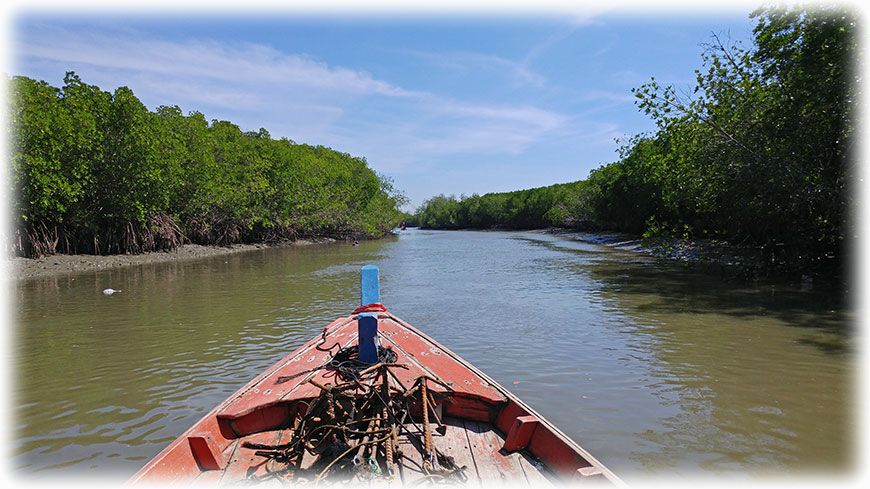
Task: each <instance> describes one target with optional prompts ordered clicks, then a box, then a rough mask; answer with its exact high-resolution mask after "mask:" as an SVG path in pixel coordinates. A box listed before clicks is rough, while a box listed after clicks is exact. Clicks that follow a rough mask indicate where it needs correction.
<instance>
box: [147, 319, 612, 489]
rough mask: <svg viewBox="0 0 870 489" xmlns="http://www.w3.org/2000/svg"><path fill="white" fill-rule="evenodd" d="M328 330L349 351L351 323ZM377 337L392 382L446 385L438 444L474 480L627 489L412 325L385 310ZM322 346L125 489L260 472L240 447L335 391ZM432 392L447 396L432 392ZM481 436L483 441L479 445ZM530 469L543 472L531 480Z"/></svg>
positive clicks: (289, 359)
mask: <svg viewBox="0 0 870 489" xmlns="http://www.w3.org/2000/svg"><path fill="white" fill-rule="evenodd" d="M325 331H326V333H327V334H326V342H327V344H330V345H331V344H334V343H335V342H337V343H339V344H341V345H342V346H350V345H353V344H355V341H356V340H357V316H356V315H351V316H349V317H346V318H341V319H338V320H336V321H334V322H332V323H331V324H330V325H329V326H328V327H327V328H326V330H325ZM378 337H379V339H380V342H381V344H382V345H384V346H390V347H391V348H392V349H393V350H394V351H395V352H396V353H397V355H398V359H397V360H396V362H397V363H401V364H404V365H406V366H407V368H403V369H397V370H396V373H397V378H396V381H397V382H401V383H402V384H403V385H404V386H405V387H410V386H411V384H412V383H413V382H414V379H416V378H418V377H419V376H420V375H423V374H425V375H427V376H429V377H431V378H434V379H436V380H438V381H440V382H442V383H443V384H445V385H448V386H449V388H450V390H451V392H450V395H451V397H452V399H451V402H447V403H444V404H443V406H442V407H443V416H444V419H445V420H447V419H449V420H451V423H450V424H451V428H450V430H449V431H448V433H447V434H446V436H445V440H442V441H441V442H442V443H447V444H448V448H449V449H451V450H458V449H457V446H459V445H462V446H463V447H465V448H467V449H468V452H469V453H468V455H463V454H462V453H459V451H457V452H456V457H463V456H467V457H468V459H469V460H470V462H469V464H471V463H472V462H473V465H474V468H475V470H476V472H475V477H477V478H478V479H479V481H480V482H482V483H485V482H487V480H486V479H487V477H488V475H487V474H489V472H488V465H489V464H491V465H492V466H493V467H494V468H495V469H497V470H495V471H494V472H493V473H495V474H497V476H500V477H502V478H505V477H506V476H510V475H511V474H512V473H515V474H519V475H516V477H521V476H522V477H521V478H522V479H523V480H525V481H526V482H528V484H529V485H536V484H537V482H538V480H537V479H536V478H537V477H539V476H543V478H542V479H541V480H544V479H546V480H548V481H550V482H554V483H570V482H572V481H577V482H579V481H583V482H588V481H594V480H598V481H601V482H609V483H613V484H615V485H623V482H622V481H621V480H620V479H619V478H618V477H617V476H616V475H615V474H613V473H612V472H611V471H610V470H608V469H607V468H606V467H605V466H604V465H603V464H601V463H600V462H599V461H598V460H596V459H595V458H594V457H593V456H592V455H591V454H589V453H587V452H586V451H585V450H584V449H583V448H581V447H580V446H579V445H578V444H577V443H575V442H574V441H572V440H571V439H570V438H568V437H567V436H565V435H564V434H563V433H562V432H561V431H559V430H558V429H557V428H556V427H555V426H553V425H552V424H551V423H550V422H548V421H547V420H546V419H544V418H543V417H542V416H541V415H539V414H538V413H536V412H535V411H534V410H532V409H531V408H530V407H529V406H527V405H526V404H525V403H524V402H523V401H521V400H520V399H518V398H517V397H516V396H514V395H513V394H511V393H510V392H509V391H508V390H507V389H505V388H504V387H502V386H500V385H499V384H498V383H496V382H495V381H493V380H492V379H490V378H489V377H487V376H486V375H485V374H484V373H482V372H480V371H479V370H478V369H477V368H475V367H474V366H472V365H471V364H469V363H468V362H466V361H465V360H463V359H462V358H460V357H459V356H457V355H456V354H454V353H453V352H451V351H449V350H448V349H447V348H445V347H443V346H442V345H440V344H438V343H436V342H435V341H434V340H432V339H431V338H429V337H428V336H426V335H425V334H423V333H422V332H421V331H419V330H417V329H416V328H414V327H413V326H411V325H409V324H407V323H405V322H404V321H402V320H401V319H399V318H397V317H396V316H394V315H392V314H390V313H389V312H381V313H379V314H378ZM319 343H321V338H319V337H318V338H314V339H312V340H311V341H309V342H308V343H306V344H305V345H303V346H302V347H300V348H299V349H297V350H296V351H294V352H293V353H291V354H289V355H287V356H286V357H285V358H283V359H281V360H280V361H278V362H277V363H276V364H275V365H273V366H271V367H270V368H268V369H266V370H265V371H264V372H263V373H262V374H260V375H259V376H257V377H256V378H255V379H253V380H252V381H251V382H249V383H248V384H247V385H245V386H244V387H242V388H241V389H239V390H238V391H237V392H236V393H234V394H233V395H231V396H230V397H229V398H227V399H226V400H225V401H224V402H222V403H221V404H220V405H218V406H217V407H215V408H214V409H213V410H212V411H211V412H209V413H208V414H206V415H205V416H204V417H203V418H202V419H201V420H200V421H198V422H197V423H196V424H194V425H193V426H192V427H191V428H190V429H188V430H187V431H186V432H184V433H183V434H182V435H181V436H179V437H178V438H177V439H176V440H174V441H173V442H172V443H170V444H169V446H167V447H166V448H165V449H163V450H162V451H161V452H160V453H158V454H157V455H156V456H155V457H154V458H153V459H152V460H151V461H150V462H148V463H147V464H146V465H145V466H144V467H142V469H140V470H139V471H138V472H137V473H136V474H135V475H134V476H133V477H132V478H131V479H130V483H131V484H137V483H149V482H151V483H161V484H162V483H167V482H197V483H201V482H215V483H217V482H220V483H229V482H235V481H240V480H244V479H246V478H251V477H253V476H256V475H257V474H261V473H263V472H264V471H265V470H267V468H266V467H265V464H264V461H263V459H262V458H259V457H256V456H255V455H254V454H253V451H252V450H246V449H245V448H243V447H242V446H241V443H240V442H241V441H242V440H244V441H248V442H255V443H274V442H275V440H276V439H280V437H281V436H286V435H282V434H281V433H286V432H288V431H289V430H291V429H292V428H290V427H289V424H290V420H293V419H294V418H296V417H298V416H299V414H300V412H302V411H304V409H305V408H306V407H307V406H308V403H309V402H311V400H312V399H314V398H316V397H317V396H318V395H319V394H320V389H319V388H318V387H317V384H321V385H324V384H329V383H335V372H331V371H329V370H328V369H324V368H319V367H321V366H323V365H324V364H326V363H327V362H328V361H329V360H330V358H331V355H330V354H329V353H328V352H326V351H323V350H319V349H318V348H317V346H318V344H319ZM400 387H401V386H400ZM432 390H433V391H436V392H438V391H440V392H442V393H446V392H447V390H448V389H445V388H444V387H441V386H439V385H438V384H432ZM445 423H446V421H445ZM457 427H458V428H457ZM463 430H464V431H463ZM487 430H489V431H487ZM481 433H482V434H481ZM451 436H454V437H456V438H455V439H451V438H450V437H451ZM477 436H488V437H489V438H487V440H488V441H486V442H483V441H480V442H478V441H476V440H477V438H475V437H477ZM451 440H452V441H451ZM480 440H483V438H481V439H480ZM511 464H513V465H511ZM530 464H531V465H530ZM532 466H533V467H534V470H533V469H530V468H529V467H532ZM512 467H513V468H512ZM536 470H537V471H539V472H540V474H533V473H532V472H535V471H536ZM512 471H513V472H512ZM523 474H524V475H523Z"/></svg>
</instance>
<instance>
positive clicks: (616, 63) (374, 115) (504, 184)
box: [5, 2, 754, 210]
mask: <svg viewBox="0 0 870 489" xmlns="http://www.w3.org/2000/svg"><path fill="white" fill-rule="evenodd" d="M25 5H26V6H25ZM33 5H36V7H33ZM112 5H113V4H111V3H109V4H102V5H101V4H95V5H94V6H92V7H91V8H80V9H78V10H70V9H66V10H64V9H62V8H60V7H59V8H42V7H44V6H42V5H41V4H40V3H38V2H37V3H36V4H29V3H28V4H20V5H19V6H18V7H17V8H16V9H14V10H13V11H12V13H11V14H10V16H9V18H7V19H6V21H7V23H8V24H9V26H10V28H11V29H10V33H9V34H8V39H7V42H8V56H7V58H8V63H7V64H8V66H7V67H6V70H5V71H6V72H7V74H9V75H24V76H28V77H31V78H36V79H41V80H46V81H47V82H49V83H50V84H52V85H54V86H57V87H60V86H62V85H63V77H64V73H65V72H67V71H75V72H76V73H77V74H79V76H81V78H82V80H83V81H85V82H86V83H89V84H94V85H97V86H99V87H100V88H101V89H103V90H107V91H113V90H114V89H115V88H117V87H119V86H128V87H130V88H131V89H132V90H133V92H134V93H135V94H136V96H137V97H138V98H139V99H140V100H142V102H143V103H145V104H146V105H147V106H148V107H149V108H150V109H152V110H153V109H154V108H156V107H158V106H160V105H178V106H179V107H181V109H182V110H183V111H184V112H185V113H187V112H190V111H199V112H202V113H203V114H204V115H205V116H206V118H207V119H218V120H229V121H232V122H234V123H236V124H238V125H239V126H241V127H242V129H243V130H257V129H259V128H261V127H263V128H266V129H267V130H268V131H269V132H270V133H271V134H272V136H273V137H274V138H278V137H287V138H290V139H292V140H294V141H296V142H298V143H308V144H318V145H324V146H328V147H331V148H333V149H336V150H339V151H343V152H346V153H350V154H353V155H355V156H362V157H365V158H366V160H367V161H368V163H369V166H370V167H372V168H373V169H374V170H376V171H377V172H379V173H381V174H385V175H387V176H389V177H391V178H392V179H393V180H394V182H395V185H396V187H397V188H398V189H400V190H402V191H404V192H405V193H406V195H407V196H408V197H409V198H410V200H411V204H410V205H409V206H408V209H409V210H411V209H413V208H416V207H417V206H419V205H420V204H421V203H422V202H423V200H425V199H427V198H429V197H432V196H434V195H437V194H442V193H443V194H447V195H450V194H455V195H456V196H460V195H462V194H465V195H471V194H473V193H478V194H484V193H487V192H500V191H509V190H517V189H523V188H531V187H539V186H544V185H550V184H553V183H562V182H569V181H575V180H580V179H583V178H586V177H587V175H588V174H589V171H590V170H592V169H594V168H597V167H599V166H601V165H602V164H606V163H608V162H611V161H614V160H615V159H616V158H617V153H616V149H617V148H618V146H619V145H618V143H617V142H615V140H616V139H617V138H625V137H627V136H631V135H635V134H639V133H643V132H647V131H651V130H653V129H654V124H653V122H652V121H651V120H649V119H648V118H647V117H646V116H644V115H643V114H642V113H640V112H639V111H638V110H637V108H636V106H635V104H634V98H633V96H632V94H631V89H632V88H633V87H639V86H640V85H642V84H643V83H645V82H648V81H649V79H650V78H651V77H655V78H656V80H658V81H660V82H662V83H665V84H673V85H676V86H680V87H686V88H689V87H692V86H693V81H694V70H695V69H699V68H701V53H702V51H703V49H704V48H703V46H702V44H703V43H705V42H709V41H710V39H711V36H712V35H713V34H719V35H722V36H725V37H729V36H730V37H731V38H733V39H735V40H741V41H742V42H744V44H746V45H748V44H749V43H750V40H751V31H752V27H753V26H754V21H752V20H751V19H749V13H750V12H751V10H752V9H753V6H754V4H752V3H745V2H736V3H732V4H729V5H730V6H728V7H724V6H718V7H715V8H713V9H711V8H709V7H708V8H707V9H706V10H697V9H695V10H693V9H692V8H691V7H688V6H686V5H681V4H673V5H666V6H665V7H661V8H659V9H658V10H651V9H646V10H641V9H640V8H639V7H636V6H632V5H631V4H624V3H619V2H613V3H610V4H608V5H612V6H613V7H614V8H612V9H605V8H603V7H602V6H601V2H599V3H598V5H597V6H594V7H593V5H595V4H587V3H584V2H567V3H558V2H557V3H553V4H549V3H547V2H543V3H540V4H533V3H531V2H530V3H528V4H524V3H520V4H508V5H509V8H497V7H491V6H489V5H487V4H477V8H476V9H475V10H474V11H469V10H467V9H463V8H460V7H461V5H462V4H450V3H447V4H446V5H447V7H446V8H443V9H439V8H438V7H433V8H431V9H429V10H416V11H414V10H411V11H405V10H398V8H399V7H393V6H391V5H390V4H384V5H378V4H372V5H375V6H379V7H380V8H371V9H365V8H361V7H357V8H352V7H353V5H355V4H344V5H342V4H340V3H339V4H332V3H330V2H325V3H322V4H318V5H321V8H320V10H312V9H307V10H303V9H294V8H292V7H290V8H287V7H282V8H279V7H276V6H274V5H268V4H266V5H260V4H256V3H252V4H251V6H252V7H251V8H248V9H245V10H244V11H242V10H230V9H220V10H213V9H208V8H207V7H205V6H202V5H203V4H197V3H191V4H187V5H186V8H183V9H178V8H177V7H178V5H176V4H159V3H158V4H157V6H156V7H149V8H147V9H144V10H142V9H136V10H132V9H127V10H112V8H113V7H112ZM182 5H183V4H182ZM424 5H425V4H424ZM472 5H474V4H473V3H472ZM532 5H540V7H533V6H532ZM510 6H512V8H511V7H510ZM517 7H519V8H517Z"/></svg>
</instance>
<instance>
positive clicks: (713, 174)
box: [620, 6, 857, 269]
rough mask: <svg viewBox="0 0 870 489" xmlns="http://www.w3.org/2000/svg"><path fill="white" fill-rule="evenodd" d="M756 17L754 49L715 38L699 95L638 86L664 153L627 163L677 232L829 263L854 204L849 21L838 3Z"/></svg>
mask: <svg viewBox="0 0 870 489" xmlns="http://www.w3.org/2000/svg"><path fill="white" fill-rule="evenodd" d="M752 17H754V18H756V19H757V20H758V24H757V26H756V28H755V30H754V33H755V39H754V49H753V50H745V49H743V48H741V47H740V46H739V45H734V44H731V45H728V44H726V43H724V42H723V41H722V40H721V39H719V38H718V37H714V41H713V43H711V44H710V45H709V46H708V49H707V52H706V53H705V55H704V58H703V60H704V66H705V68H706V70H705V71H703V72H702V71H698V72H697V86H696V87H695V89H694V94H695V95H694V96H695V98H693V99H689V98H687V97H684V96H680V95H678V94H677V92H676V90H675V89H674V88H673V87H662V86H660V85H658V83H657V82H656V81H655V80H652V81H651V82H650V83H649V84H647V85H644V86H643V87H641V88H640V89H638V90H636V91H635V94H636V96H637V97H638V99H639V107H640V108H641V109H642V110H644V111H645V112H646V113H647V114H649V115H650V116H652V117H653V118H654V119H655V121H656V122H657V124H658V127H659V131H658V133H657V134H656V136H655V138H654V140H655V141H656V142H657V143H658V144H659V145H660V149H661V151H660V152H658V153H657V154H656V155H654V156H652V157H645V158H644V162H643V163H638V164H636V165H632V167H633V168H635V169H639V170H640V171H641V172H642V173H643V177H642V179H643V180H645V181H646V182H648V183H652V185H653V188H654V189H656V190H657V191H658V192H660V197H661V202H660V204H661V205H660V207H659V208H657V209H655V212H647V213H646V214H647V216H652V217H655V218H657V219H656V220H655V221H656V222H662V221H667V222H671V223H672V226H673V229H672V231H674V232H676V233H678V234H686V233H685V231H681V230H680V229H681V228H686V229H693V230H702V231H701V232H702V233H703V232H704V231H707V233H715V234H718V235H720V236H723V237H727V238H728V239H731V240H735V241H740V242H744V243H750V244H755V245H760V246H764V247H765V248H766V249H768V250H770V254H771V259H772V260H774V261H782V262H786V261H787V262H789V263H790V264H791V265H792V266H802V267H815V268H817V269H819V268H824V267H828V268H830V265H832V264H835V263H836V262H837V261H838V260H840V258H841V255H842V252H843V250H842V242H843V240H844V235H845V231H844V228H845V219H846V212H847V210H848V208H849V205H850V200H849V196H848V192H847V182H848V175H849V172H850V170H851V169H850V149H851V147H852V144H853V139H854V114H853V113H852V111H853V101H854V100H855V97H856V96H857V93H856V86H857V79H856V73H854V72H853V68H854V65H855V64H856V60H857V44H856V38H855V31H856V26H855V21H854V18H853V16H852V14H851V13H850V12H848V11H845V10H843V9H842V8H840V7H836V6H824V7H818V8H814V9H787V8H783V7H770V8H764V9H759V10H758V11H756V12H754V13H753V14H752ZM623 162H624V160H623ZM620 205H624V206H625V205H628V203H627V202H623V203H622V204H620ZM696 233H697V232H695V233H692V234H696ZM831 260H833V262H832V261H831ZM835 268H836V267H835Z"/></svg>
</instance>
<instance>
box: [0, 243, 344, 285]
mask: <svg viewBox="0 0 870 489" xmlns="http://www.w3.org/2000/svg"><path fill="white" fill-rule="evenodd" d="M335 241H336V240H335V239H332V238H318V239H306V240H301V239H300V240H297V241H284V242H279V243H258V244H235V245H230V246H203V245H197V244H186V245H181V246H179V247H178V248H177V249H176V250H175V251H155V252H150V253H141V254H138V255H134V254H130V255H105V256H103V255H53V256H46V257H43V258H22V257H15V258H10V259H7V260H6V264H5V265H6V267H7V269H8V270H9V271H10V272H11V273H10V275H11V276H12V278H13V279H15V280H21V279H28V278H36V277H44V276H50V275H60V274H65V273H74V272H86V271H95V270H106V269H111V268H118V267H126V266H131V265H142V264H146V263H161V262H169V261H179V260H190V259H197V258H206V257H210V256H219V255H229V254H233V253H240V252H244V251H250V250H257V249H262V248H272V247H276V246H307V245H312V244H320V243H332V242H335Z"/></svg>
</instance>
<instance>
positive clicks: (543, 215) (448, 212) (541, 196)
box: [415, 182, 588, 229]
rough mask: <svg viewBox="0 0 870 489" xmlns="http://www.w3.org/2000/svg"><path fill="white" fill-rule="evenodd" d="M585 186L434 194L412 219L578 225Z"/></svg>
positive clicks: (446, 225) (430, 223) (435, 223)
mask: <svg viewBox="0 0 870 489" xmlns="http://www.w3.org/2000/svg"><path fill="white" fill-rule="evenodd" d="M585 188H586V184H585V182H574V183H566V184H556V185H550V186H548V187H539V188H533V189H528V190H518V191H515V192H503V193H490V194H486V195H483V196H479V195H477V194H475V195H472V196H471V197H465V196H462V197H460V198H459V199H456V197H455V196H449V197H447V196H444V195H438V196H436V197H433V198H431V199H429V200H427V201H425V202H424V203H423V205H422V206H420V208H419V209H418V210H417V213H416V214H415V222H416V223H418V224H419V225H420V226H421V227H424V228H431V229H459V228H476V229H489V228H500V229H535V228H543V227H549V226H566V227H572V226H579V225H582V224H583V223H587V217H588V210H587V208H586V205H587V202H586V201H587V200H588V199H587V198H586V196H585ZM587 224H588V223H587Z"/></svg>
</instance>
